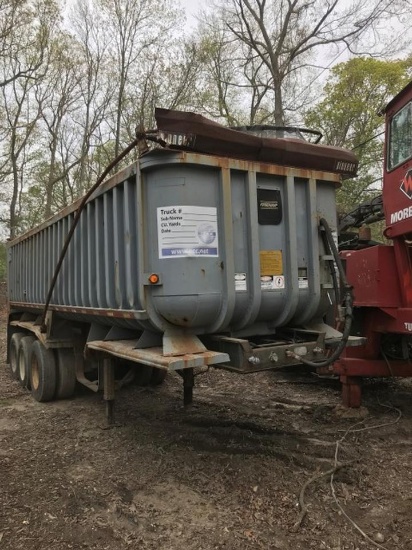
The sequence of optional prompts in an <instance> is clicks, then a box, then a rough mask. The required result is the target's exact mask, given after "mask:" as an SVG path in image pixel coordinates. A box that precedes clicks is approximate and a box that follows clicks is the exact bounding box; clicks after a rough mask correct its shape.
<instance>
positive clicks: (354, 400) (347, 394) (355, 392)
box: [340, 376, 362, 409]
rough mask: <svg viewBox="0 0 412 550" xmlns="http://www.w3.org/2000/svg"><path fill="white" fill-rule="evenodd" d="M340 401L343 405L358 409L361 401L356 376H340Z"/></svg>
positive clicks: (360, 390) (359, 383)
mask: <svg viewBox="0 0 412 550" xmlns="http://www.w3.org/2000/svg"><path fill="white" fill-rule="evenodd" d="M340 381H341V383H342V402H343V405H344V406H345V407H349V408H353V409H358V408H359V407H360V406H361V401H362V388H361V382H360V379H359V378H358V377H354V376H341V377H340Z"/></svg>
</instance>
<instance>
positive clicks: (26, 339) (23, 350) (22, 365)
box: [17, 336, 36, 390]
mask: <svg viewBox="0 0 412 550" xmlns="http://www.w3.org/2000/svg"><path fill="white" fill-rule="evenodd" d="M35 341H36V338H35V337H34V336H23V338H22V339H21V340H20V345H19V355H18V368H17V380H18V381H19V382H20V385H21V386H23V388H27V389H28V390H30V357H31V350H32V347H33V344H34V342H35Z"/></svg>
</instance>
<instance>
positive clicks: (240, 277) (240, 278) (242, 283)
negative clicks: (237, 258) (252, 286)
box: [235, 273, 247, 290]
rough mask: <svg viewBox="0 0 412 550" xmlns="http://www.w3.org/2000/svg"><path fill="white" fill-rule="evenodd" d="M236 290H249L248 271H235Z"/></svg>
mask: <svg viewBox="0 0 412 550" xmlns="http://www.w3.org/2000/svg"><path fill="white" fill-rule="evenodd" d="M235 290H247V282H246V273H235Z"/></svg>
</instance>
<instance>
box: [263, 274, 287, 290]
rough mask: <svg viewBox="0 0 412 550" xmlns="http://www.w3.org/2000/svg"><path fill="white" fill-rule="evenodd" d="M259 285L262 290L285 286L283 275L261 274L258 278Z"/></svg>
mask: <svg viewBox="0 0 412 550" xmlns="http://www.w3.org/2000/svg"><path fill="white" fill-rule="evenodd" d="M260 287H261V289H262V290H274V289H278V288H285V277H284V276H283V275H263V276H262V277H261V278H260Z"/></svg>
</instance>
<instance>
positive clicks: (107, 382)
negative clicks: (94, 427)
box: [103, 358, 115, 425]
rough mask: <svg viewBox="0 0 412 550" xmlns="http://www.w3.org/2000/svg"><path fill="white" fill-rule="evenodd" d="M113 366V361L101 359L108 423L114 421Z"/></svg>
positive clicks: (110, 423)
mask: <svg viewBox="0 0 412 550" xmlns="http://www.w3.org/2000/svg"><path fill="white" fill-rule="evenodd" d="M114 390H115V380H114V366H113V361H112V360H111V359H110V358H109V359H103V399H104V400H105V401H106V419H107V423H108V424H109V425H112V424H113V422H114Z"/></svg>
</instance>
